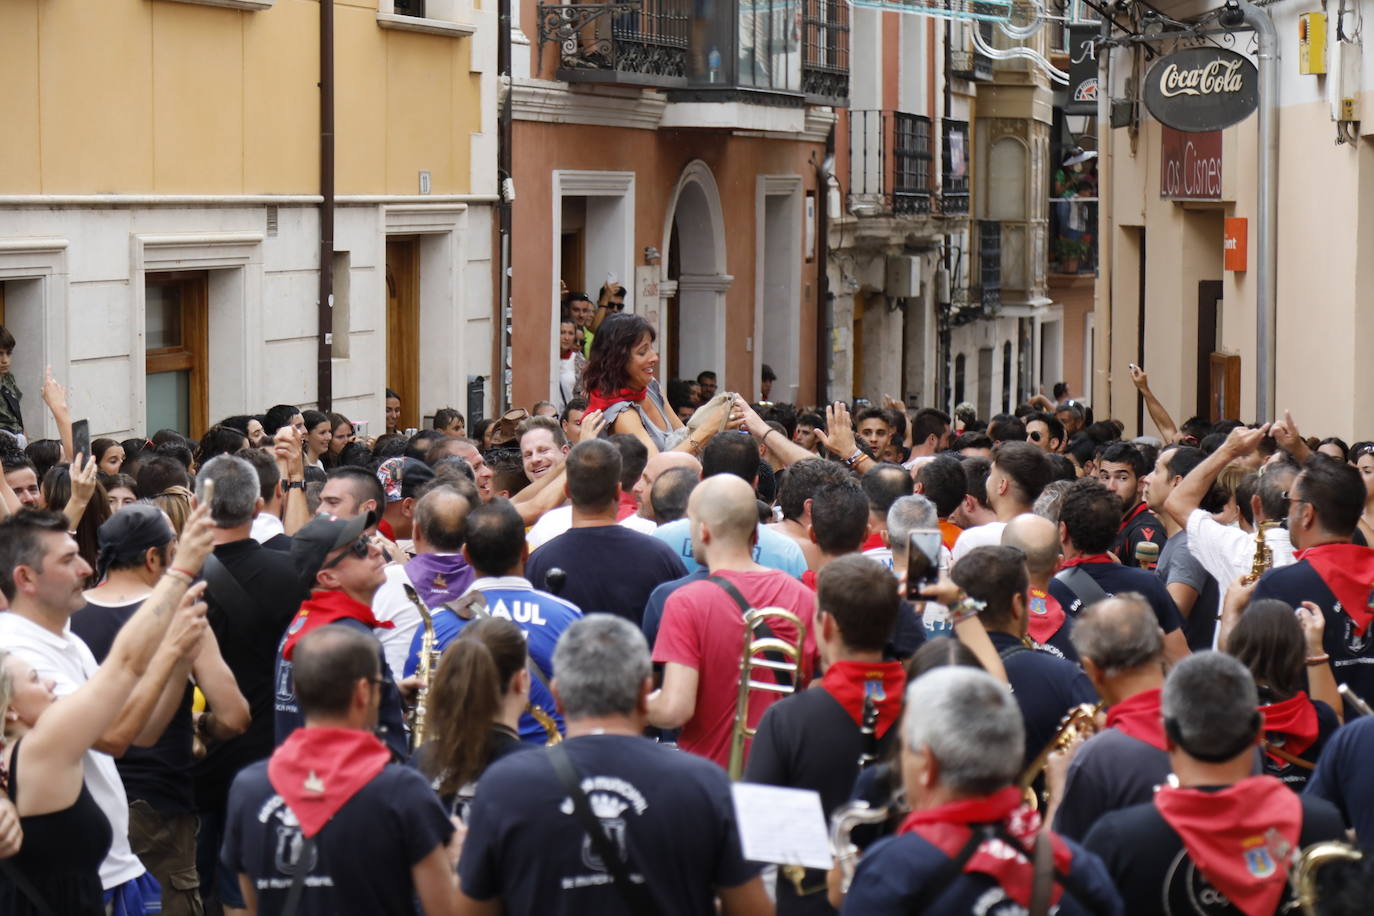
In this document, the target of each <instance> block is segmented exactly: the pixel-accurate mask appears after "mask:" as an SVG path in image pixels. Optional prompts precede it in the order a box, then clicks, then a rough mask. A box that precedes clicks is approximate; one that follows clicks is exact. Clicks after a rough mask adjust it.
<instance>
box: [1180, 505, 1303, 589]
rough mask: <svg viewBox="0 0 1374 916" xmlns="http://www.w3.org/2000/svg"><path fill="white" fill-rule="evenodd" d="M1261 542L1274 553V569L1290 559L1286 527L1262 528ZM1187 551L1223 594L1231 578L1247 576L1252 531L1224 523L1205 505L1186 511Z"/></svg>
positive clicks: (1252, 555) (1251, 557) (1290, 544)
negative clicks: (1248, 531)
mask: <svg viewBox="0 0 1374 916" xmlns="http://www.w3.org/2000/svg"><path fill="white" fill-rule="evenodd" d="M1264 543H1265V544H1266V545H1267V546H1268V547H1269V549H1270V550H1271V551H1272V552H1273V555H1274V566H1273V568H1274V569H1278V568H1279V567H1280V566H1288V565H1289V564H1291V563H1292V562H1293V542H1292V541H1291V540H1289V538H1288V529H1287V528H1280V527H1274V528H1270V529H1269V530H1268V531H1266V532H1264ZM1188 552H1189V553H1191V554H1192V555H1193V556H1194V557H1195V558H1196V559H1197V561H1198V562H1199V563H1201V564H1202V568H1203V569H1205V570H1207V572H1208V573H1209V574H1210V575H1211V576H1212V578H1213V579H1216V580H1217V586H1218V587H1219V588H1220V589H1221V592H1222V594H1223V595H1225V594H1226V589H1227V588H1228V587H1229V586H1230V585H1231V583H1232V582H1234V581H1236V580H1237V579H1239V578H1240V577H1241V576H1248V575H1249V574H1250V569H1251V568H1252V567H1253V565H1254V562H1255V535H1254V534H1250V533H1247V532H1246V531H1245V530H1244V529H1243V528H1239V527H1235V528H1233V527H1231V526H1230V525H1223V524H1222V523H1221V522H1219V521H1217V520H1216V519H1214V518H1212V516H1211V515H1210V514H1209V513H1208V512H1207V511H1206V510H1204V509H1194V510H1193V511H1192V512H1191V513H1189V515H1188Z"/></svg>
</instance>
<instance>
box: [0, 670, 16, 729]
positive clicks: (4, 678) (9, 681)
mask: <svg viewBox="0 0 1374 916" xmlns="http://www.w3.org/2000/svg"><path fill="white" fill-rule="evenodd" d="M12 654H13V653H11V652H10V650H9V649H0V715H3V714H4V712H5V710H6V709H9V707H10V700H11V699H13V698H14V678H13V677H11V676H10V665H9V661H10V655H12ZM0 734H9V732H8V730H6V729H4V728H0Z"/></svg>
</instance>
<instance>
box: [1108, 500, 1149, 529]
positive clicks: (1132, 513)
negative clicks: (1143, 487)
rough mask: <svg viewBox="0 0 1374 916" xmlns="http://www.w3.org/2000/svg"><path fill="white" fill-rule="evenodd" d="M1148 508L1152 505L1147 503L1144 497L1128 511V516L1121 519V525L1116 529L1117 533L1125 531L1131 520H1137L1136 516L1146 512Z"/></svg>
mask: <svg viewBox="0 0 1374 916" xmlns="http://www.w3.org/2000/svg"><path fill="white" fill-rule="evenodd" d="M1148 508H1150V507H1149V506H1147V505H1146V504H1145V500H1143V499H1142V500H1141V501H1140V502H1138V503H1136V506H1135V508H1134V509H1132V510H1131V511H1130V512H1128V513H1127V514H1126V517H1125V518H1123V519H1122V520H1121V527H1120V528H1118V529H1116V530H1117V533H1118V534H1119V533H1120V532H1122V531H1125V530H1126V526H1127V525H1129V524H1130V523H1131V522H1133V521H1135V517H1136V516H1137V515H1139V514H1140V513H1142V512H1144V511H1145V510H1146V509H1148Z"/></svg>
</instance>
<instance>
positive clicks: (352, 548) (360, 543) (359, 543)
mask: <svg viewBox="0 0 1374 916" xmlns="http://www.w3.org/2000/svg"><path fill="white" fill-rule="evenodd" d="M371 547H372V542H371V541H369V540H368V539H367V535H365V534H364V535H362V536H361V537H359V538H358V539H357V540H356V541H354V542H353V543H352V544H349V545H348V547H347V549H345V550H344V552H343V553H341V554H339V555H338V556H337V557H335V558H334V559H332V560H330V561H329V562H328V563H326V564H324V565H323V566H321V567H320V569H332V568H333V567H335V566H338V565H339V564H340V563H342V562H343V561H344V560H345V559H346V558H348V557H350V556H353V557H357V558H358V559H359V560H361V559H364V558H365V557H366V556H367V553H368V551H369V550H370V549H371Z"/></svg>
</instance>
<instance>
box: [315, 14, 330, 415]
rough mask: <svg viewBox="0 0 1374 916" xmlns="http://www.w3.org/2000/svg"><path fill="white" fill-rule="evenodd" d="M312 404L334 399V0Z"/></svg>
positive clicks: (325, 33)
mask: <svg viewBox="0 0 1374 916" xmlns="http://www.w3.org/2000/svg"><path fill="white" fill-rule="evenodd" d="M317 310H318V314H319V325H320V327H319V338H318V341H317V349H316V379H315V384H316V388H317V391H318V394H317V395H316V399H315V400H316V402H317V404H318V406H319V409H320V410H322V411H325V412H328V411H329V410H330V409H331V408H332V407H333V400H334V366H333V357H334V0H320V287H319V300H318V303H317Z"/></svg>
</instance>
